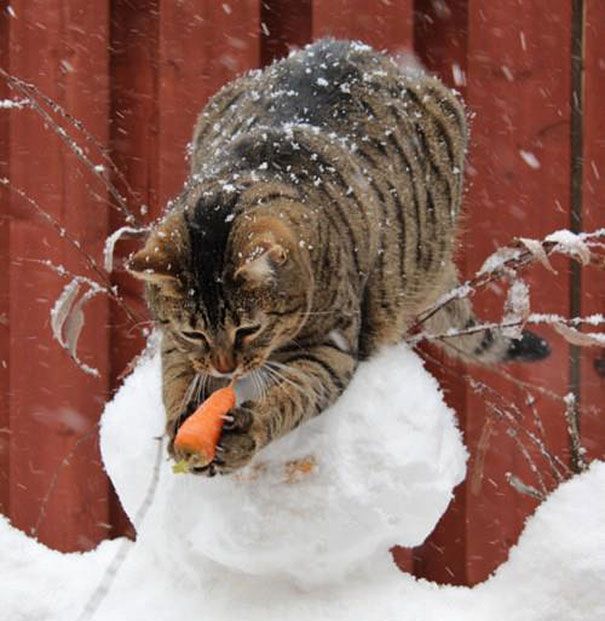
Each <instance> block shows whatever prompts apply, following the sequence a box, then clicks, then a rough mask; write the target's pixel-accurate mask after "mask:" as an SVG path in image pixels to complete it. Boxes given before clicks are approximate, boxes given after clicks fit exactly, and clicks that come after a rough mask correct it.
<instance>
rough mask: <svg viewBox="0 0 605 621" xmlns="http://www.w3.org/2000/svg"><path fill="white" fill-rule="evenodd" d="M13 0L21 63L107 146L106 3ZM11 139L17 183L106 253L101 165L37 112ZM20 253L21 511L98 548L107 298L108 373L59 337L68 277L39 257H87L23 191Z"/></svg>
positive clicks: (92, 352)
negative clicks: (54, 309)
mask: <svg viewBox="0 0 605 621" xmlns="http://www.w3.org/2000/svg"><path fill="white" fill-rule="evenodd" d="M11 7H12V9H13V11H14V14H15V18H14V19H13V20H12V21H11V24H10V33H9V54H10V59H9V60H10V62H9V69H10V71H11V72H12V73H14V74H16V75H18V76H20V77H22V78H25V79H27V80H29V81H32V82H34V83H35V84H37V85H38V86H39V88H40V89H41V90H42V91H43V92H45V93H47V94H49V95H50V96H52V97H54V98H55V99H56V100H57V101H59V102H60V103H62V104H63V105H64V106H65V107H66V109H67V110H69V112H70V113H72V114H73V115H75V116H76V117H77V118H79V119H81V120H82V122H83V123H84V124H85V125H86V126H87V127H88V128H89V129H90V130H91V131H92V132H93V133H94V134H95V135H96V136H97V138H98V139H99V140H100V141H101V143H103V144H107V137H108V136H107V112H108V82H107V64H108V57H107V43H108V15H107V6H106V4H104V3H103V4H100V5H98V6H97V7H96V8H95V11H90V10H89V6H88V4H87V3H85V2H83V1H82V0H69V1H60V0H52V1H50V2H49V1H42V0H32V1H29V2H25V1H19V0H17V1H14V2H11ZM9 148H10V155H11V160H10V171H9V177H10V179H11V182H12V183H13V184H14V185H15V186H17V187H20V188H22V189H24V190H25V191H26V192H27V193H28V195H30V196H31V197H32V198H34V199H35V200H37V201H38V202H39V203H40V205H41V206H43V208H44V209H46V210H47V211H48V212H49V213H51V214H52V215H53V216H54V217H55V218H57V219H58V220H60V221H61V222H62V223H63V224H64V226H65V228H66V229H67V230H68V231H69V232H70V233H71V234H72V235H73V236H74V237H75V238H76V239H78V240H79V241H80V242H81V243H82V245H83V247H84V248H85V249H86V250H87V251H89V252H90V253H92V254H94V255H95V256H99V254H100V249H101V245H102V242H103V239H104V238H105V235H106V234H107V216H106V213H107V209H106V205H105V192H104V190H103V189H102V188H99V187H98V184H95V182H94V181H93V178H92V176H91V175H90V173H89V172H88V171H86V170H82V168H81V167H80V165H79V164H78V162H77V159H76V158H75V156H73V155H72V154H70V153H68V152H67V149H66V148H65V147H64V146H63V145H62V144H61V142H60V141H59V140H58V139H57V137H56V136H54V135H53V134H52V133H51V132H49V131H48V130H47V129H45V128H44V127H43V124H42V123H41V122H40V120H39V119H38V118H37V117H36V116H35V114H34V113H33V112H20V113H18V114H13V115H12V117H11V125H10V133H9ZM89 185H90V186H91V187H92V188H94V192H95V193H96V194H94V195H93V194H92V193H91V192H89V187H88V186H89ZM9 253H10V256H11V259H12V260H11V263H10V264H9V268H8V270H9V278H10V308H9V322H10V328H11V331H10V366H9V372H10V428H11V449H10V467H11V477H10V498H11V503H10V518H11V520H12V522H13V523H14V524H15V526H17V527H18V528H21V529H23V530H25V531H26V532H32V530H33V529H34V527H35V526H36V525H37V523H38V518H39V516H40V517H41V518H42V519H41V522H40V524H39V529H38V531H37V534H38V536H39V538H40V539H41V540H42V541H44V542H45V543H46V544H48V545H50V546H52V547H54V548H57V549H59V550H76V549H78V550H82V549H87V548H91V547H93V546H94V545H96V544H97V543H98V542H99V541H100V540H101V539H102V538H103V536H104V535H105V532H106V522H107V515H108V509H107V479H106V476H105V474H104V472H103V469H102V466H101V464H100V458H99V452H98V447H97V442H96V429H95V423H96V421H97V419H98V416H99V413H100V410H101V406H102V404H103V402H104V400H105V398H106V396H107V371H108V361H107V347H106V344H107V341H106V338H105V337H104V333H103V330H104V327H105V326H106V325H107V320H108V312H107V301H106V300H105V299H104V298H103V297H102V296H101V297H99V298H97V299H96V300H95V301H93V302H91V303H90V304H89V306H88V308H87V309H86V322H87V323H86V327H85V329H84V333H83V335H82V339H81V345H80V347H79V350H80V354H81V356H82V358H83V359H84V360H85V361H86V362H87V363H89V364H92V365H94V366H96V367H97V368H98V369H99V370H100V371H101V377H102V379H101V380H97V379H94V378H91V377H90V376H87V375H84V374H83V373H82V372H81V371H80V370H78V369H77V368H76V367H75V366H74V364H73V363H72V362H71V360H70V359H69V357H68V355H67V354H66V352H64V351H62V350H61V349H60V347H59V346H58V345H57V344H56V343H55V342H54V341H53V340H52V338H51V335H50V328H49V309H50V307H51V305H52V304H53V302H54V300H55V299H56V297H57V295H58V293H59V291H60V289H61V286H62V285H63V283H62V282H61V281H60V279H59V278H58V277H57V276H56V275H55V274H54V273H52V272H51V271H49V270H48V269H46V268H44V267H42V266H41V265H40V264H39V263H36V262H35V261H39V260H46V259H50V260H51V261H52V262H53V263H55V264H61V265H64V266H65V267H66V268H67V269H72V270H74V271H77V272H81V271H82V266H83V262H82V261H81V260H80V259H79V258H78V257H77V256H76V254H75V253H74V251H73V250H71V249H70V248H69V247H68V246H67V244H66V243H65V242H64V241H62V240H60V239H58V238H57V236H56V234H55V233H54V232H53V231H52V230H51V229H50V228H49V226H48V225H47V224H44V223H42V222H41V221H40V219H39V218H37V217H36V216H35V215H34V214H33V213H32V211H31V209H28V208H26V207H24V205H23V203H22V202H21V201H19V200H18V199H17V198H15V197H12V198H11V220H10V248H9ZM79 440H80V442H79V443H78V441H79ZM72 451H73V454H71V452H72ZM70 455H71V456H70ZM67 456H70V457H69V465H65V467H62V466H61V462H62V460H63V459H64V458H65V457H67ZM47 495H48V498H46V500H44V499H45V497H46V496H47Z"/></svg>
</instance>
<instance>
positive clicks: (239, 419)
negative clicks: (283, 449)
mask: <svg viewBox="0 0 605 621" xmlns="http://www.w3.org/2000/svg"><path fill="white" fill-rule="evenodd" d="M343 343H344V341H342V340H341V341H340V342H339V343H338V344H335V343H333V342H332V341H331V340H328V341H327V342H325V343H322V344H320V345H317V346H314V347H311V348H308V349H298V350H293V351H290V352H288V353H287V354H286V353H283V352H282V353H280V355H279V356H276V359H275V360H270V361H268V362H267V363H266V365H265V373H266V376H265V377H266V379H267V380H268V384H269V388H268V389H267V391H266V393H265V394H264V396H263V397H262V398H261V399H259V400H258V401H254V402H246V403H244V404H242V405H241V406H240V407H238V408H236V409H235V410H234V411H233V412H232V414H233V422H232V423H230V424H227V425H226V426H225V428H224V431H223V434H222V436H221V440H220V442H219V450H218V452H217V457H216V460H215V461H214V462H213V464H212V467H211V468H210V469H209V472H208V473H209V474H213V473H214V472H219V473H221V474H226V473H229V472H233V471H234V470H237V469H239V468H241V467H242V466H245V465H246V464H247V463H248V462H249V461H250V460H251V459H252V457H253V456H254V455H255V454H256V453H257V452H258V451H259V450H260V449H261V448H262V447H264V446H266V445H267V444H268V443H269V442H271V441H272V440H275V439H277V438H279V437H281V436H283V435H285V434H286V433H288V432H289V431H291V430H292V429H294V428H295V427H297V426H298V425H300V424H301V423H302V422H304V421H305V420H308V419H309V418H312V417H314V416H317V415H318V414H320V413H321V412H323V410H325V409H326V408H327V407H328V406H329V405H331V404H332V403H334V401H336V399H337V398H338V397H339V396H340V394H341V393H342V392H343V390H344V389H345V388H346V386H347V385H348V383H349V381H350V380H351V377H352V376H353V372H354V370H355V367H356V365H357V356H356V355H355V354H353V353H351V352H350V351H348V350H346V349H345V348H344V347H343Z"/></svg>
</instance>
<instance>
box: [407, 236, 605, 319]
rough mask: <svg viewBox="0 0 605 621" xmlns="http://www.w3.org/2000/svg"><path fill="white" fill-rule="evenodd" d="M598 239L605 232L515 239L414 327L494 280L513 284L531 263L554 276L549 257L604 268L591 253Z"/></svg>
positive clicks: (600, 258) (601, 258)
mask: <svg viewBox="0 0 605 621" xmlns="http://www.w3.org/2000/svg"><path fill="white" fill-rule="evenodd" d="M601 238H605V228H603V229H598V230H596V231H592V232H589V233H578V234H576V233H572V232H571V231H566V230H563V231H556V232H554V233H551V234H550V235H548V236H547V237H545V238H544V239H543V240H535V239H528V238H516V239H514V240H513V243H512V244H511V245H510V246H507V247H504V248H499V249H498V250H496V252H494V253H493V254H491V255H490V256H489V257H488V258H487V259H486V260H485V261H484V263H483V265H482V266H481V268H480V269H479V270H478V271H477V273H476V274H475V276H474V277H473V278H471V279H470V280H467V281H466V282H465V283H463V284H462V285H459V286H458V287H455V288H454V289H452V290H451V291H448V292H447V293H445V294H444V295H442V296H441V297H440V298H439V299H438V300H437V301H436V302H435V303H434V304H433V305H432V306H430V307H429V308H427V309H425V310H424V311H423V312H422V313H420V315H419V316H418V319H417V321H416V326H419V325H421V324H423V323H424V322H425V321H427V320H428V319H429V318H430V317H432V316H433V315H434V314H435V313H436V312H437V311H438V310H440V309H441V308H443V307H444V306H446V305H447V304H448V303H449V302H451V301H452V300H455V299H458V298H463V297H468V296H470V295H472V294H473V293H474V292H475V290H477V289H479V288H482V287H484V286H485V285H487V284H489V283H490V282H493V281H494V280H497V279H499V278H502V277H508V278H509V279H510V280H514V279H515V278H516V274H517V272H518V271H519V270H521V269H522V268H524V267H526V266H527V265H530V264H531V263H535V262H539V263H541V264H542V265H543V266H544V267H546V268H547V269H548V270H549V271H550V272H553V273H556V271H555V269H554V268H553V266H552V265H551V264H550V261H549V257H550V256H551V255H553V254H562V255H565V256H568V257H570V258H571V259H574V260H576V261H579V262H580V263H582V265H588V264H592V265H595V266H597V267H600V268H605V255H603V254H599V253H597V252H595V249H602V246H601V244H600V243H599V242H597V243H595V242H596V240H598V239H601Z"/></svg>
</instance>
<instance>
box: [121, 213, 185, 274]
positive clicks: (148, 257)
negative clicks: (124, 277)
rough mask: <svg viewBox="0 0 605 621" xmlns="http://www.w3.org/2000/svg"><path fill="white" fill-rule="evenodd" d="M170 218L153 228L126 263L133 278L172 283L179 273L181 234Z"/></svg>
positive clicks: (181, 251) (181, 254) (181, 253)
mask: <svg viewBox="0 0 605 621" xmlns="http://www.w3.org/2000/svg"><path fill="white" fill-rule="evenodd" d="M171 220H172V219H169V220H165V221H164V222H163V223H162V224H161V225H160V226H158V227H157V228H156V229H155V230H153V231H152V232H151V233H150V234H149V237H148V238H147V241H146V242H145V245H144V246H143V248H142V249H141V250H139V251H138V252H137V253H135V254H134V255H133V256H132V257H131V258H130V259H129V260H128V262H127V263H126V269H127V270H128V271H129V272H130V273H131V274H132V275H133V276H134V277H135V278H138V279H140V280H144V281H145V282H149V283H152V284H156V285H168V284H175V283H176V282H177V279H178V276H179V274H180V273H181V270H182V267H181V262H182V256H183V242H184V240H183V234H182V231H181V227H179V226H178V223H177V222H172V221H171Z"/></svg>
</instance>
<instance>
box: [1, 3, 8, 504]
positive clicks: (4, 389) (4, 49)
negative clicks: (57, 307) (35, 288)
mask: <svg viewBox="0 0 605 621" xmlns="http://www.w3.org/2000/svg"><path fill="white" fill-rule="evenodd" d="M7 7H8V1H7V0H0V67H7V66H8V33H9V23H10V20H11V17H10V15H9V13H8V12H7V10H6V9H7ZM10 94H11V93H10V91H9V90H8V87H7V85H6V84H5V83H4V81H3V80H1V79H0V100H2V99H7V98H9V96H10ZM8 132H9V112H8V110H0V177H7V176H8V158H9V155H10V153H9V148H8V135H9V134H8ZM9 240H10V226H9V197H8V192H7V191H6V190H4V189H1V188H0V513H3V514H4V515H8V513H9V490H10V485H9V480H8V479H9V465H10V455H9V451H10V426H9V424H10V411H9V399H10V396H9V388H10V384H9V365H10V348H9V343H10V325H9V322H8V312H9V292H8V284H9V277H8V276H9V273H8V263H9V261H10V255H9Z"/></svg>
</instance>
